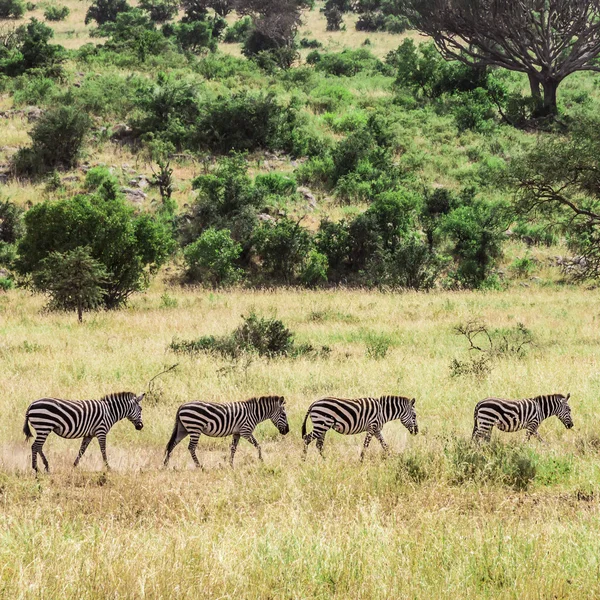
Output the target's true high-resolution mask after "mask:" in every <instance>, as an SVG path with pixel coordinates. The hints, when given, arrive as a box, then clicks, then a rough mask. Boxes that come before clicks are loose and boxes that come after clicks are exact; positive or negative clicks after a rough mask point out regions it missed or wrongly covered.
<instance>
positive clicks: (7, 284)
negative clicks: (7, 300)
mask: <svg viewBox="0 0 600 600" xmlns="http://www.w3.org/2000/svg"><path fill="white" fill-rule="evenodd" d="M0 264H1V263H0ZM14 287H15V282H14V280H13V279H12V277H0V291H2V292H8V291H9V290H12V289H13V288H14Z"/></svg>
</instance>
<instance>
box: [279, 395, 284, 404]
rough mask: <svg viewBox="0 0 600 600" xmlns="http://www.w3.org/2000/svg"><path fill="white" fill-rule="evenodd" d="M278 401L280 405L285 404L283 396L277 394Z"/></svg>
mask: <svg viewBox="0 0 600 600" xmlns="http://www.w3.org/2000/svg"><path fill="white" fill-rule="evenodd" d="M279 401H280V402H281V406H285V396H279Z"/></svg>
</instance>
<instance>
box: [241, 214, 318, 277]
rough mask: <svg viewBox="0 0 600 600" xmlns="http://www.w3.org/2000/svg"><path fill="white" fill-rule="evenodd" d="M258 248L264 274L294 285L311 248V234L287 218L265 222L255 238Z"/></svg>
mask: <svg viewBox="0 0 600 600" xmlns="http://www.w3.org/2000/svg"><path fill="white" fill-rule="evenodd" d="M253 241H254V247H255V248H256V252H257V254H258V255H259V256H260V259H261V261H262V265H263V269H264V271H265V272H266V273H267V274H269V275H270V276H271V277H273V278H274V279H276V280H281V281H285V282H286V283H292V281H293V280H294V279H295V277H296V276H297V275H298V273H299V272H300V270H301V269H302V267H303V265H304V262H305V260H306V257H307V255H308V253H309V251H310V249H311V246H312V240H311V237H310V234H309V232H308V231H307V230H306V229H305V228H304V227H302V226H301V225H300V222H299V221H292V220H291V219H288V218H287V217H285V218H282V219H280V220H279V221H277V222H276V223H271V222H265V223H261V225H260V226H259V227H257V228H256V230H255V231H254V235H253Z"/></svg>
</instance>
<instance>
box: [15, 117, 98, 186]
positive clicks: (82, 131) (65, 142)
mask: <svg viewBox="0 0 600 600" xmlns="http://www.w3.org/2000/svg"><path fill="white" fill-rule="evenodd" d="M89 127H90V119H89V117H88V116H87V115H86V114H85V113H82V112H81V111H79V110H77V109H76V108H74V107H72V106H61V107H60V108H56V109H53V110H49V111H47V112H46V113H44V115H43V116H42V117H41V118H40V119H39V120H38V121H37V123H36V124H35V126H34V128H33V130H32V132H31V133H30V134H29V135H30V136H31V140H32V145H31V147H29V148H23V149H21V150H19V152H18V153H17V155H16V157H15V161H14V166H15V170H16V172H17V173H18V174H20V175H29V176H32V175H40V174H42V173H47V172H48V171H51V170H53V169H56V168H64V169H71V168H73V167H74V166H75V165H76V164H77V160H78V158H79V154H80V152H81V149H82V146H83V141H84V139H85V136H86V134H87V132H88V130H89Z"/></svg>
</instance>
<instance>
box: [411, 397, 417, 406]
mask: <svg viewBox="0 0 600 600" xmlns="http://www.w3.org/2000/svg"><path fill="white" fill-rule="evenodd" d="M416 400H417V399H416V398H413V399H412V400H411V401H410V404H411V406H414V405H415V402H416Z"/></svg>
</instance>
